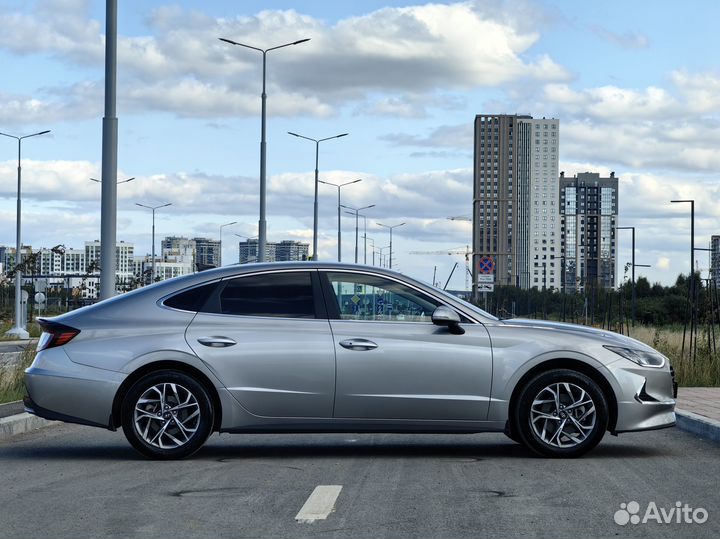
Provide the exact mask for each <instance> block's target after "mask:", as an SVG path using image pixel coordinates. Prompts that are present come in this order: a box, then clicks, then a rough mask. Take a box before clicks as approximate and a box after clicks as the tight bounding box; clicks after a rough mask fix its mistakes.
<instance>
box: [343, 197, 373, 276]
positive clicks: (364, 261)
mask: <svg viewBox="0 0 720 539" xmlns="http://www.w3.org/2000/svg"><path fill="white" fill-rule="evenodd" d="M345 213H349V214H350V215H353V212H351V211H347V210H346V211H345ZM359 215H360V217H362V218H363V264H367V240H368V237H367V215H365V214H363V213H361V214H359ZM356 243H357V238H356Z"/></svg>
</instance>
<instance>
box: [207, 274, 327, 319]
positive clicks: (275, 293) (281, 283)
mask: <svg viewBox="0 0 720 539" xmlns="http://www.w3.org/2000/svg"><path fill="white" fill-rule="evenodd" d="M220 310H221V312H222V313H223V314H235V315H243V316H282V317H287V318H315V304H314V302H313V290H312V281H311V278H310V273H309V272H295V273H271V274H266V275H252V276H249V277H239V278H237V279H233V280H232V281H230V282H228V284H227V286H225V288H224V289H223V291H222V292H221V294H220Z"/></svg>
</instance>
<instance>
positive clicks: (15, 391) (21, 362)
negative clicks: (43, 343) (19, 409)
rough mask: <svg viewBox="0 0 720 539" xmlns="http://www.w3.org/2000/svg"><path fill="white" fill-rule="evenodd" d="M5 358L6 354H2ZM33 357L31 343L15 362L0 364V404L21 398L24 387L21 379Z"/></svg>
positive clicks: (33, 347) (33, 345)
mask: <svg viewBox="0 0 720 539" xmlns="http://www.w3.org/2000/svg"><path fill="white" fill-rule="evenodd" d="M3 355H4V356H7V354H3ZM34 357H35V342H32V343H31V344H30V345H29V346H28V347H27V348H26V349H25V350H24V351H23V352H20V355H19V358H18V359H17V360H16V361H11V362H8V361H7V360H6V361H4V362H0V404H2V403H5V402H12V401H17V400H20V399H22V398H23V395H24V394H25V386H24V383H23V378H24V375H25V369H27V368H28V367H29V366H30V364H31V363H32V361H33V358H34Z"/></svg>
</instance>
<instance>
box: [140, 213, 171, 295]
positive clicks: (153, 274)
mask: <svg viewBox="0 0 720 539" xmlns="http://www.w3.org/2000/svg"><path fill="white" fill-rule="evenodd" d="M135 205H136V206H140V207H141V208H146V209H148V210H152V280H151V284H152V283H154V282H155V210H159V209H160V208H166V207H168V206H172V202H168V203H167V204H161V205H160V206H146V205H145V204H140V203H139V202H136V203H135Z"/></svg>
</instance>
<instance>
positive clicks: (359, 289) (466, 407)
mask: <svg viewBox="0 0 720 539" xmlns="http://www.w3.org/2000/svg"><path fill="white" fill-rule="evenodd" d="M321 275H322V276H323V278H325V279H327V281H325V288H324V289H325V291H326V295H330V296H331V298H330V302H328V308H329V311H330V312H329V313H328V314H329V315H330V317H331V320H330V325H331V327H332V332H333V338H334V342H335V352H336V356H337V382H336V396H335V414H334V415H335V417H336V418H365V419H413V420H422V419H425V420H438V419H442V420H474V421H482V420H485V419H486V418H487V412H488V401H489V398H490V384H491V380H492V349H491V346H490V338H489V335H488V332H487V330H486V329H485V327H484V326H483V325H482V324H477V323H473V322H471V321H469V320H466V322H467V323H464V324H463V325H462V327H463V328H464V329H465V334H463V335H453V334H451V333H450V332H449V331H448V329H447V328H444V327H439V326H436V325H434V324H433V323H432V321H431V315H432V311H433V310H434V309H435V307H437V306H438V305H441V302H440V301H439V300H437V299H435V298H433V297H431V296H429V295H427V294H425V293H424V292H422V291H419V290H417V289H415V288H412V287H410V286H408V285H406V284H404V283H401V282H399V281H395V280H392V279H390V278H388V277H385V276H373V275H367V274H360V273H354V272H341V271H335V272H321ZM333 311H335V312H333Z"/></svg>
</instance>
